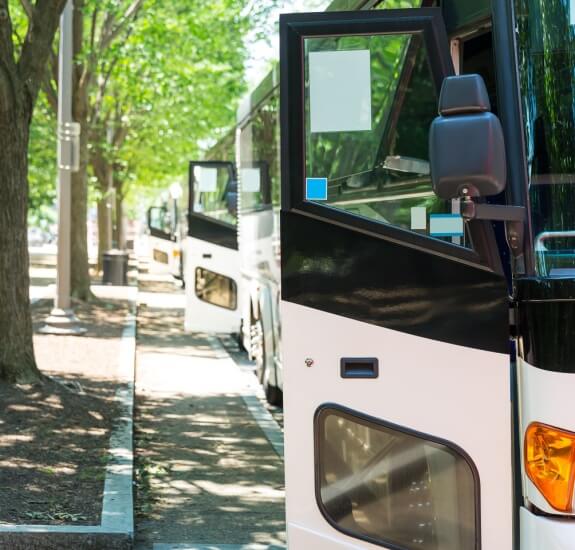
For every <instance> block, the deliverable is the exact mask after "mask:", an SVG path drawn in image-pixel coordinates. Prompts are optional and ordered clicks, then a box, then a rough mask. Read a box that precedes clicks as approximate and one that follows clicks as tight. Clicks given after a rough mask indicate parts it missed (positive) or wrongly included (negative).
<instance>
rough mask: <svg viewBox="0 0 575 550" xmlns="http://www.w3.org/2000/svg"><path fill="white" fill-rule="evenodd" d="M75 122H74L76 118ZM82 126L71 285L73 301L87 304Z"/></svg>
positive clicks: (74, 202)
mask: <svg viewBox="0 0 575 550" xmlns="http://www.w3.org/2000/svg"><path fill="white" fill-rule="evenodd" d="M76 120H77V119H76ZM84 128H85V125H82V130H83V131H82V136H81V138H80V170H79V171H78V172H76V173H74V174H72V219H71V231H72V241H71V273H70V279H71V280H70V285H71V293H72V296H73V297H74V298H77V299H79V300H84V301H90V300H92V299H93V298H94V295H93V294H92V291H91V290H90V264H89V261H88V185H87V177H86V173H87V169H88V143H87V139H88V138H87V136H86V133H85V131H84Z"/></svg>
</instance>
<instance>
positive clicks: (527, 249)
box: [491, 0, 535, 275]
mask: <svg viewBox="0 0 575 550" xmlns="http://www.w3.org/2000/svg"><path fill="white" fill-rule="evenodd" d="M491 10H492V34H493V52H494V56H495V74H496V79H497V103H498V107H499V118H500V120H501V126H502V128H503V135H504V136H505V149H506V152H507V187H506V190H505V193H506V196H507V203H508V204H512V205H515V206H524V207H525V208H526V209H527V211H528V212H530V208H531V207H530V201H529V177H528V170H527V159H526V155H525V151H526V146H525V134H524V131H525V130H524V125H523V113H522V110H521V91H520V88H519V68H518V65H517V45H516V41H515V25H516V23H515V14H514V9H513V0H497V1H494V2H491ZM523 253H524V258H525V273H526V274H527V275H533V274H534V273H535V263H534V257H533V239H532V228H531V216H527V219H526V222H525V235H524V246H523ZM517 267H519V266H517Z"/></svg>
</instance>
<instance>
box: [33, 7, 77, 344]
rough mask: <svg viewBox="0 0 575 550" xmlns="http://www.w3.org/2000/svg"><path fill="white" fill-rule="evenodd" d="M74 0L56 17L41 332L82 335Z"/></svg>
mask: <svg viewBox="0 0 575 550" xmlns="http://www.w3.org/2000/svg"><path fill="white" fill-rule="evenodd" d="M73 25H74V0H68V2H67V4H66V7H65V8H64V11H63V12H62V16H61V18H60V51H59V59H58V65H59V67H58V260H57V269H56V296H55V298H54V308H53V309H52V311H51V312H50V316H49V317H48V318H47V319H46V325H45V326H44V327H42V329H41V332H43V333H49V334H83V333H84V332H86V330H85V329H83V328H81V327H79V326H78V319H77V318H76V316H75V315H74V312H73V311H72V307H71V306H72V303H71V298H70V272H71V270H70V264H71V259H70V256H71V206H72V172H74V171H76V170H77V169H78V165H79V158H78V156H79V155H78V152H79V147H78V145H79V136H80V128H79V124H76V123H75V122H74V121H73V119H72V93H73V81H72V71H73V65H74V59H73V56H74V50H73V32H74V28H73Z"/></svg>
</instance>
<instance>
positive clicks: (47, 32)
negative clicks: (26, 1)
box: [2, 0, 66, 115]
mask: <svg viewBox="0 0 575 550" xmlns="http://www.w3.org/2000/svg"><path fill="white" fill-rule="evenodd" d="M2 2H3V3H5V2H6V0H2ZM65 4H66V0H37V1H36V4H35V6H34V10H33V14H32V19H31V20H30V24H29V25H28V32H27V33H26V39H25V41H24V46H22V53H21V54H20V59H19V60H18V72H19V74H20V78H21V81H22V83H23V84H24V86H25V89H26V91H27V95H28V108H29V110H30V115H31V114H32V108H33V106H34V103H35V102H36V98H37V97H38V91H39V89H40V86H41V83H42V80H43V79H44V77H45V67H46V61H47V60H48V56H49V55H50V52H51V51H52V42H53V40H54V35H55V34H56V29H57V28H58V23H59V19H60V14H61V13H62V10H63V9H64V6H65Z"/></svg>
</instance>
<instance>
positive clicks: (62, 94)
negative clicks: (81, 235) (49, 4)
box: [54, 0, 74, 310]
mask: <svg viewBox="0 0 575 550" xmlns="http://www.w3.org/2000/svg"><path fill="white" fill-rule="evenodd" d="M73 17H74V6H73V0H68V2H67V3H66V7H65V8H64V11H63V13H62V16H61V18H60V52H59V60H58V71H59V72H58V141H59V151H62V150H63V148H64V147H65V146H66V145H68V143H62V141H65V127H66V124H67V123H69V122H72V65H73V45H72V37H73V32H74V30H73ZM62 156H63V155H62V154H61V153H60V154H59V155H58V157H59V158H58V272H57V277H56V300H55V302H54V307H55V308H56V309H61V310H66V309H70V305H71V302H70V241H71V239H70V222H71V220H70V218H71V215H70V214H71V212H70V210H71V206H72V172H71V171H70V169H69V168H68V167H67V166H65V165H64V163H63V162H62V161H63V160H64V159H63V158H62Z"/></svg>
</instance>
